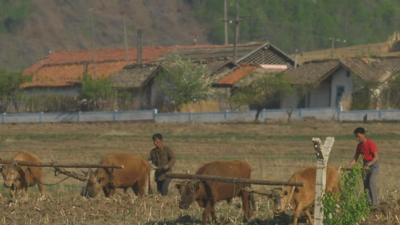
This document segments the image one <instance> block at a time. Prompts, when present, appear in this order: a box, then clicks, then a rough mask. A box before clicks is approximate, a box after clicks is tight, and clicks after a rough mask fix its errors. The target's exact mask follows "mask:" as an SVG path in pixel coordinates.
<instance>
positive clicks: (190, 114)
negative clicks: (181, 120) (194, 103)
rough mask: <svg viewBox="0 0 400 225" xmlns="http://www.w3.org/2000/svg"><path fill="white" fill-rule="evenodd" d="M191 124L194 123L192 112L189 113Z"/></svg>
mask: <svg viewBox="0 0 400 225" xmlns="http://www.w3.org/2000/svg"><path fill="white" fill-rule="evenodd" d="M189 122H192V112H191V111H190V112H189Z"/></svg>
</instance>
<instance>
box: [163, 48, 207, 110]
mask: <svg viewBox="0 0 400 225" xmlns="http://www.w3.org/2000/svg"><path fill="white" fill-rule="evenodd" d="M162 66H163V69H162V70H161V72H160V75H159V76H158V77H157V78H156V80H157V83H158V85H159V87H160V90H161V92H162V93H163V94H165V96H166V98H167V100H168V103H169V104H171V106H172V108H173V110H178V111H179V109H180V107H181V106H182V105H184V104H187V103H190V102H195V101H197V100H201V99H205V98H207V96H208V95H209V89H210V88H209V87H210V83H211V82H210V79H208V77H207V69H206V67H205V66H203V65H199V64H197V63H194V62H193V61H191V60H189V59H183V58H182V57H180V56H179V55H171V56H168V58H167V59H166V61H165V63H163V65H162Z"/></svg>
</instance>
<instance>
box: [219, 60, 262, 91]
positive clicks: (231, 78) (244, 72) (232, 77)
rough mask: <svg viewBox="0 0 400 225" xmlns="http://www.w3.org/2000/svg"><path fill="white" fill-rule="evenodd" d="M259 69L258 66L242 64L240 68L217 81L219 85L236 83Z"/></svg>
mask: <svg viewBox="0 0 400 225" xmlns="http://www.w3.org/2000/svg"><path fill="white" fill-rule="evenodd" d="M256 69H257V66H253V65H242V66H240V67H239V68H237V69H235V70H234V71H232V72H231V73H229V74H228V75H226V76H224V77H223V78H221V79H220V80H219V81H218V82H217V83H218V84H219V85H229V86H231V85H234V84H236V83H237V82H238V81H239V80H241V79H242V78H244V77H246V76H248V75H250V74H251V73H253V72H254V71H255V70H256Z"/></svg>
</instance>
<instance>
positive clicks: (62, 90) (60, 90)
mask: <svg viewBox="0 0 400 225" xmlns="http://www.w3.org/2000/svg"><path fill="white" fill-rule="evenodd" d="M80 90H81V89H80V87H78V86H72V87H57V88H29V89H23V90H22V93H23V94H27V95H31V96H38V95H62V96H69V97H77V96H79V92H80Z"/></svg>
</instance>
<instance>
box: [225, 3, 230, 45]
mask: <svg viewBox="0 0 400 225" xmlns="http://www.w3.org/2000/svg"><path fill="white" fill-rule="evenodd" d="M228 24H229V20H228V0H224V34H225V41H224V44H225V45H228V44H229V40H228Z"/></svg>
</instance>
